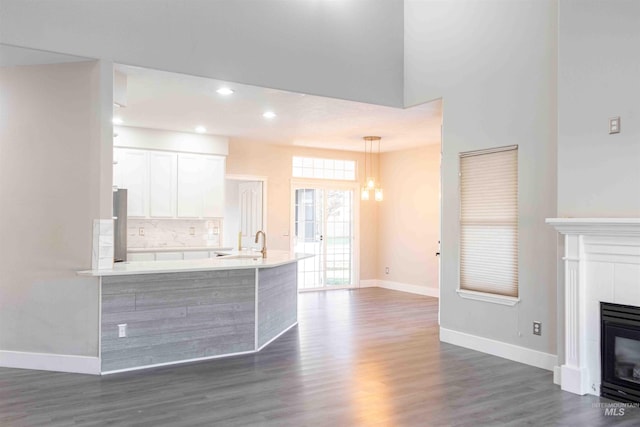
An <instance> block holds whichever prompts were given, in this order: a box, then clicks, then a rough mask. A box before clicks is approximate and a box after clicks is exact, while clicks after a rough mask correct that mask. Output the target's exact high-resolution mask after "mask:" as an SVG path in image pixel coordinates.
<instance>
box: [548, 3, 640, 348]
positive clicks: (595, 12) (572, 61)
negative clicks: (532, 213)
mask: <svg viewBox="0 0 640 427" xmlns="http://www.w3.org/2000/svg"><path fill="white" fill-rule="evenodd" d="M558 15H559V30H558V50H559V53H560V55H559V58H558V216H559V217H570V216H573V217H639V216H640V143H638V140H639V139H640V104H639V103H638V99H640V78H639V76H640V55H639V54H638V46H640V25H639V23H640V2H638V1H635V0H615V1H611V0H610V1H607V2H603V1H597V0H562V1H560V3H559V8H558ZM615 116H620V118H621V121H622V126H621V130H622V132H621V133H619V134H615V135H609V134H608V119H609V118H610V117H615ZM563 254H564V242H563V239H562V238H561V237H559V238H558V284H559V286H558V308H559V310H563V307H564V287H563V286H562V283H563V280H564V270H563V265H562V261H561V259H560V258H561V256H562V255H563ZM563 340H564V323H563V319H562V318H560V319H558V343H559V346H558V356H559V357H560V360H562V359H563V357H564V349H563V347H562V343H563Z"/></svg>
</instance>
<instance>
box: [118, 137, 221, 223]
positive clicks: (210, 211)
mask: <svg viewBox="0 0 640 427" xmlns="http://www.w3.org/2000/svg"><path fill="white" fill-rule="evenodd" d="M114 160H115V162H114V166H113V182H114V185H116V186H118V188H126V189H127V190H128V216H130V217H143V218H144V217H147V218H148V217H150V218H219V217H222V216H224V176H225V158H224V157H222V156H207V155H202V154H186V153H184V154H183V153H172V152H166V151H149V150H138V149H127V148H114Z"/></svg>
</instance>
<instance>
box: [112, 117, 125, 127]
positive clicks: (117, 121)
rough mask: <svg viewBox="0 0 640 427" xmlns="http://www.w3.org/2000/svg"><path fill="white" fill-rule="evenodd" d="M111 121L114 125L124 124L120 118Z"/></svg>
mask: <svg viewBox="0 0 640 427" xmlns="http://www.w3.org/2000/svg"><path fill="white" fill-rule="evenodd" d="M111 121H112V122H113V124H114V125H121V124H123V123H124V121H123V120H122V119H121V118H120V117H114V118H113V120H111Z"/></svg>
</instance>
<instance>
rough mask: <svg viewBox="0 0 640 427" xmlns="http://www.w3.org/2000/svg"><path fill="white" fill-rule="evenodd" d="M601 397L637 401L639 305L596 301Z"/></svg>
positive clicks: (639, 396)
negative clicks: (598, 318)
mask: <svg viewBox="0 0 640 427" xmlns="http://www.w3.org/2000/svg"><path fill="white" fill-rule="evenodd" d="M600 321H601V328H600V333H601V336H600V348H601V353H600V356H601V357H600V361H601V362H600V363H601V364H602V384H601V387H600V394H601V395H602V396H603V397H607V398H609V399H613V400H617V401H620V402H631V403H640V307H632V306H629V305H619V304H609V303H604V302H603V303H600Z"/></svg>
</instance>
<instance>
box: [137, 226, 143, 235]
mask: <svg viewBox="0 0 640 427" xmlns="http://www.w3.org/2000/svg"><path fill="white" fill-rule="evenodd" d="M138 236H143V237H144V227H140V228H138Z"/></svg>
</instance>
